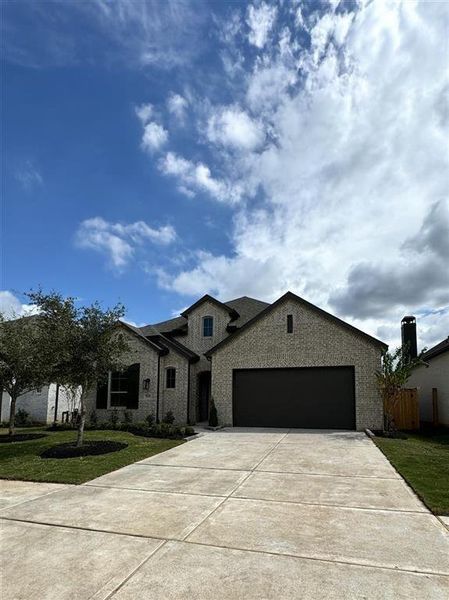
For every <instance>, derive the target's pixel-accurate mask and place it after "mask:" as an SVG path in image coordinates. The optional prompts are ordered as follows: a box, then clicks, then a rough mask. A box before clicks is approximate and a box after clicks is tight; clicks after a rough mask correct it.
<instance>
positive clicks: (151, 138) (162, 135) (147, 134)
mask: <svg viewBox="0 0 449 600" xmlns="http://www.w3.org/2000/svg"><path fill="white" fill-rule="evenodd" d="M167 141H168V131H167V130H166V129H164V128H163V127H162V125H159V124H158V123H148V124H147V125H145V127H144V128H143V135H142V148H143V149H144V150H147V151H148V152H154V151H155V150H159V149H160V148H162V146H163V145H164V144H166V143H167Z"/></svg>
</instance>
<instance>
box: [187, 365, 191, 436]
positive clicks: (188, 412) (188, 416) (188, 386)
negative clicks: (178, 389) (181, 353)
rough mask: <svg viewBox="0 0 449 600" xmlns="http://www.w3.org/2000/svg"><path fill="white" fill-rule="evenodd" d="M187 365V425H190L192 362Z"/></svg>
mask: <svg viewBox="0 0 449 600" xmlns="http://www.w3.org/2000/svg"><path fill="white" fill-rule="evenodd" d="M187 365H188V366H187V425H190V360H189V361H188V363H187Z"/></svg>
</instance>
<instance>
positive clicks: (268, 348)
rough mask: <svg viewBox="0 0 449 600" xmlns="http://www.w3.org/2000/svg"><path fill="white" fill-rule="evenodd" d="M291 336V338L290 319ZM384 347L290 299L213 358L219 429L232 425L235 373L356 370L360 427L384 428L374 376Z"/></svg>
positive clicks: (237, 336) (357, 408) (213, 392)
mask: <svg viewBox="0 0 449 600" xmlns="http://www.w3.org/2000/svg"><path fill="white" fill-rule="evenodd" d="M288 314H291V315H293V333H291V334H289V333H287V327H286V321H287V315H288ZM380 361H381V347H380V345H378V344H376V343H375V342H374V341H373V342H372V341H370V340H369V339H368V338H366V337H364V336H363V335H362V334H358V333H357V332H355V331H354V332H353V331H352V330H348V329H347V328H345V327H343V326H342V325H339V324H338V323H336V322H335V321H334V320H333V319H331V318H327V317H326V316H324V315H322V314H320V313H318V312H317V311H315V310H313V309H311V308H308V307H306V306H304V305H303V304H301V303H299V302H297V301H295V300H294V299H286V300H285V301H283V302H281V303H280V304H279V305H278V306H277V307H275V308H274V309H273V310H272V311H269V312H268V314H266V315H265V316H263V317H261V318H260V319H258V320H257V321H256V322H255V323H254V324H253V325H250V326H249V327H248V328H247V329H246V330H245V331H243V332H242V333H241V334H237V335H236V337H235V339H233V340H231V341H229V343H227V344H225V345H224V346H222V347H221V348H218V349H217V350H216V351H215V352H214V353H213V354H212V397H213V398H214V401H215V404H216V407H217V411H218V419H219V422H220V423H221V424H227V425H231V424H232V378H233V369H242V368H245V369H247V368H276V367H315V366H348V365H354V367H355V394H356V427H357V429H363V428H365V427H369V428H373V429H381V428H382V425H383V423H382V421H383V409H382V403H381V399H380V395H379V392H378V388H377V382H376V376H375V372H376V370H377V369H379V367H380Z"/></svg>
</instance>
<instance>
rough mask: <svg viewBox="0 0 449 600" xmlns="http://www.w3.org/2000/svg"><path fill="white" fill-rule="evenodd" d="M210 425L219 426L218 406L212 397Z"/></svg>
mask: <svg viewBox="0 0 449 600" xmlns="http://www.w3.org/2000/svg"><path fill="white" fill-rule="evenodd" d="M209 425H210V427H218V414H217V407H216V406H215V402H214V399H213V398H211V400H210V406H209Z"/></svg>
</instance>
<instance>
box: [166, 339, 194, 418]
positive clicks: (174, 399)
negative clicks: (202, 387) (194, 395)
mask: <svg viewBox="0 0 449 600" xmlns="http://www.w3.org/2000/svg"><path fill="white" fill-rule="evenodd" d="M168 367H175V369H176V387H175V388H167V386H166V370H167V368H168ZM188 369H189V363H188V361H187V360H186V359H185V358H184V357H183V356H181V355H179V354H177V353H175V352H172V351H171V350H170V352H169V354H167V355H166V356H161V388H160V413H159V416H160V419H161V420H162V418H163V417H165V415H166V413H167V412H168V411H169V410H171V411H172V413H173V414H174V416H175V423H178V424H185V423H186V422H187V386H188V383H187V379H188Z"/></svg>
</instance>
